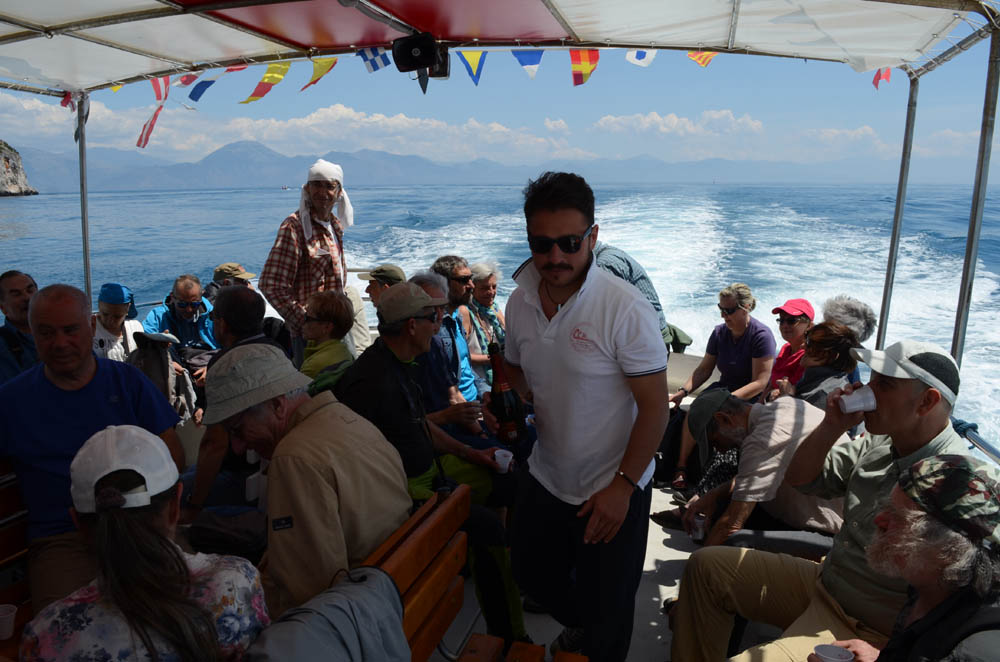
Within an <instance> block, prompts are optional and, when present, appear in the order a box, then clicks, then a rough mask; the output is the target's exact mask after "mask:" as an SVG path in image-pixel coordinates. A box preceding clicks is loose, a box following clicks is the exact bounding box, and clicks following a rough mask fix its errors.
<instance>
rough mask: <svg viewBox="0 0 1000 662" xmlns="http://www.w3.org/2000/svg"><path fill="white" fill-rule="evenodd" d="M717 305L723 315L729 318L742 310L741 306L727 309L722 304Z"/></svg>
mask: <svg viewBox="0 0 1000 662" xmlns="http://www.w3.org/2000/svg"><path fill="white" fill-rule="evenodd" d="M715 305H717V306H718V307H719V310H720V311H721V312H722V314H723V315H725V316H726V317H728V316H730V315H732V314H733V313H735V312H736V311H737V310H739V309H740V307H739V306H733V307H732V308H726V307H724V306H723V305H722V304H721V303H717V304H715Z"/></svg>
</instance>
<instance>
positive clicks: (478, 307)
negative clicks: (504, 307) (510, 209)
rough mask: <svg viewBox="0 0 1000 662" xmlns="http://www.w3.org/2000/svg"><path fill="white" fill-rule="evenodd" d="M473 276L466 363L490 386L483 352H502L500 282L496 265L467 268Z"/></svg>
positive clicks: (503, 330)
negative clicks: (492, 349)
mask: <svg viewBox="0 0 1000 662" xmlns="http://www.w3.org/2000/svg"><path fill="white" fill-rule="evenodd" d="M469 270H470V271H471V272H472V285H473V288H474V289H473V291H472V300H471V301H470V302H469V313H470V317H471V318H472V333H470V334H469V337H468V338H466V341H468V343H469V360H470V361H471V362H472V371H473V372H475V373H476V374H477V375H479V376H480V377H482V378H483V379H485V380H486V382H487V383H489V384H492V383H493V370H492V369H491V368H490V361H489V356H488V355H487V353H486V349H487V348H488V347H489V346H490V343H492V342H495V343H497V344H498V345H500V350H501V351H503V345H504V340H505V339H506V326H507V325H506V322H505V321H504V318H503V312H501V310H500V306H499V305H497V302H496V298H497V282H498V281H499V279H501V278H503V275H502V274H501V273H500V267H499V266H498V265H497V263H496V262H493V261H489V262H476V263H475V264H470V265H469Z"/></svg>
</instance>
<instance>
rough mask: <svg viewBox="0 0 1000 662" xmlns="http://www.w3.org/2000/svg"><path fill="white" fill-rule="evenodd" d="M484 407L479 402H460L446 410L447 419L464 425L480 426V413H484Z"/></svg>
mask: <svg viewBox="0 0 1000 662" xmlns="http://www.w3.org/2000/svg"><path fill="white" fill-rule="evenodd" d="M482 409H483V408H482V405H480V404H479V403H478V402H459V403H458V404H454V405H451V406H450V407H448V408H447V409H445V410H444V412H445V420H447V421H448V422H449V423H454V424H455V425H461V426H462V427H468V426H470V425H475V426H476V427H477V428H478V427H479V425H478V423H479V415H480V414H481V413H482Z"/></svg>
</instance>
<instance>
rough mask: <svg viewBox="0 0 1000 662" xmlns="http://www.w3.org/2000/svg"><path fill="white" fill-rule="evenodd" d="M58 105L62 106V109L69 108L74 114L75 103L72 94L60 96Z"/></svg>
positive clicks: (67, 93)
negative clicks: (60, 99)
mask: <svg viewBox="0 0 1000 662" xmlns="http://www.w3.org/2000/svg"><path fill="white" fill-rule="evenodd" d="M59 105H60V106H62V107H63V108H69V109H70V111H72V112H74V113H75V112H76V102H75V101H73V93H72V92H66V93H64V94H63V96H62V101H60V102H59Z"/></svg>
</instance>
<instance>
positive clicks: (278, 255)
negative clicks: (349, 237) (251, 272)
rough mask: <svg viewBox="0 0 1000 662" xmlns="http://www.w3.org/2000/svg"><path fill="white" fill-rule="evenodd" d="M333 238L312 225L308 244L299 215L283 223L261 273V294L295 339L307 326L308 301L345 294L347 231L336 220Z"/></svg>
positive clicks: (296, 214)
mask: <svg viewBox="0 0 1000 662" xmlns="http://www.w3.org/2000/svg"><path fill="white" fill-rule="evenodd" d="M331 227H332V228H333V231H334V234H333V235H331V234H330V233H329V232H328V231H327V229H326V228H324V227H323V226H322V225H320V224H319V223H317V222H316V221H313V224H312V231H313V234H312V237H311V238H310V239H309V241H308V242H306V239H305V234H303V232H302V223H301V222H300V221H299V213H298V212H293V213H292V214H291V215H290V216H289V217H288V218H286V219H285V220H284V221H282V223H281V227H279V228H278V236H277V237H276V238H275V240H274V246H272V247H271V252H270V253H269V254H268V256H267V262H265V263H264V268H263V269H262V270H261V272H260V290H261V292H263V293H264V296H266V297H267V300H268V301H270V302H271V305H272V306H274V307H275V308H277V309H278V312H279V313H281V315H282V316H283V317H284V318H285V324H287V325H288V329H289V331H290V332H291V333H292V335H295V336H301V335H302V326H303V324H305V316H306V299H308V298H309V297H310V295H312V294H315V293H316V292H323V291H326V290H336V291H338V292H343V291H344V274H345V273H347V265H346V264H345V262H344V253H343V250H342V248H343V245H344V230H343V228H342V227H341V226H340V221H339V220H338V219H337V218H336V217H333V221H332V223H331Z"/></svg>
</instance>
